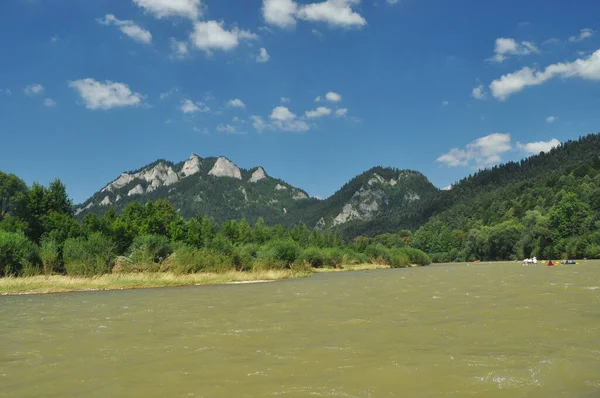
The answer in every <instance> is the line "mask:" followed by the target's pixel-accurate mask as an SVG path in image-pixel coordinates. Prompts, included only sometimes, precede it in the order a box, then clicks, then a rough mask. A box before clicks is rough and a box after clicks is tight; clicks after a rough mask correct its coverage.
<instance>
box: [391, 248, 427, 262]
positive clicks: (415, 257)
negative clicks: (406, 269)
mask: <svg viewBox="0 0 600 398" xmlns="http://www.w3.org/2000/svg"><path fill="white" fill-rule="evenodd" d="M397 250H398V251H400V252H403V253H405V254H406V255H407V256H408V257H409V259H410V263H411V264H416V265H429V264H431V258H430V257H429V256H428V255H427V254H426V253H425V252H423V251H421V250H419V249H415V248H414V247H403V248H401V249H397Z"/></svg>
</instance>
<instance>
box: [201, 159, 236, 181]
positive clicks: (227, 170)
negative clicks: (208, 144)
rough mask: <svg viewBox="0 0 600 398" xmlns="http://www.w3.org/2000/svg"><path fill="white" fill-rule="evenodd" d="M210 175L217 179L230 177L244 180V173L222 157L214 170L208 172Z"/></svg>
mask: <svg viewBox="0 0 600 398" xmlns="http://www.w3.org/2000/svg"><path fill="white" fill-rule="evenodd" d="M208 174H209V175H211V176H215V177H230V178H237V179H238V180H241V179H242V172H241V171H240V169H239V168H238V167H237V166H236V165H235V164H234V163H233V162H232V161H230V160H229V159H227V158H225V157H223V156H221V157H220V158H218V159H217V161H216V162H215V165H214V166H213V168H212V169H211V170H210V171H209V172H208Z"/></svg>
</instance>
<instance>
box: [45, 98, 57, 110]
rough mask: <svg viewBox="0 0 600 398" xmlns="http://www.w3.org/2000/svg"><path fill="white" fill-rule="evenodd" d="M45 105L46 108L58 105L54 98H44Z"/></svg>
mask: <svg viewBox="0 0 600 398" xmlns="http://www.w3.org/2000/svg"><path fill="white" fill-rule="evenodd" d="M44 106H45V107H46V108H55V107H56V101H54V100H53V99H52V98H46V99H45V100H44Z"/></svg>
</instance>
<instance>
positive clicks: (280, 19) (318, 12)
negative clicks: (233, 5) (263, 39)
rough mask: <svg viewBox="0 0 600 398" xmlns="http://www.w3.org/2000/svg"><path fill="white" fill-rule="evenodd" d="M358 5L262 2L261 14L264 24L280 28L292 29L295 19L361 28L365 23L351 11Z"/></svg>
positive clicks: (346, 1) (335, 0)
mask: <svg viewBox="0 0 600 398" xmlns="http://www.w3.org/2000/svg"><path fill="white" fill-rule="evenodd" d="M392 1H393V0H392ZM359 3H360V0H325V1H322V2H317V3H309V4H305V5H298V4H297V3H296V2H295V1H293V0H263V7H262V13H263V18H264V20H265V22H266V23H268V24H270V25H275V26H278V27H280V28H291V27H294V26H295V25H296V18H299V19H302V20H305V21H310V22H322V23H326V24H328V25H329V26H331V27H342V28H351V27H362V26H364V25H366V24H367V21H366V20H365V19H364V18H363V17H362V16H361V15H360V14H359V13H357V12H356V11H354V10H353V9H352V6H354V5H358V4H359Z"/></svg>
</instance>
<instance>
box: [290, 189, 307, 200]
mask: <svg viewBox="0 0 600 398" xmlns="http://www.w3.org/2000/svg"><path fill="white" fill-rule="evenodd" d="M292 198H293V199H294V200H302V199H308V196H307V195H306V194H305V193H304V192H300V191H296V192H294V195H293V196H292Z"/></svg>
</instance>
